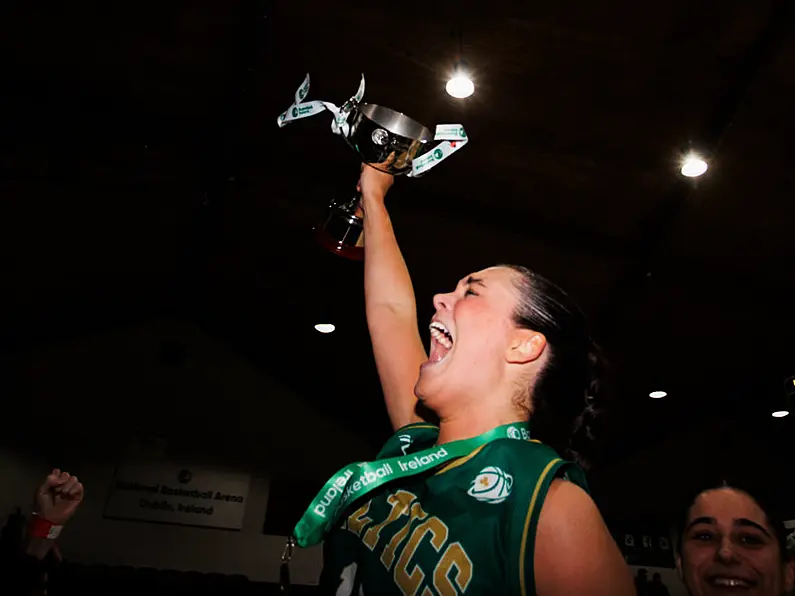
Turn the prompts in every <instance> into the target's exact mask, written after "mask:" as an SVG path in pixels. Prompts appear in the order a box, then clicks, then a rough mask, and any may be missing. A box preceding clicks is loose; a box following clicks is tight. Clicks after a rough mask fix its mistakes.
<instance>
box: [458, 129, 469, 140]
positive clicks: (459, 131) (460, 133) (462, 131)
mask: <svg viewBox="0 0 795 596" xmlns="http://www.w3.org/2000/svg"><path fill="white" fill-rule="evenodd" d="M458 134H459V135H460V136H461V138H462V139H465V138H467V133H466V131H465V130H464V127H463V126H462V127H461V128H459V129H458Z"/></svg>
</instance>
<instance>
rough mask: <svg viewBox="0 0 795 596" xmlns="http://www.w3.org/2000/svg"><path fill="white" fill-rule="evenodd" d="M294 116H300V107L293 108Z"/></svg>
mask: <svg viewBox="0 0 795 596" xmlns="http://www.w3.org/2000/svg"><path fill="white" fill-rule="evenodd" d="M293 118H298V108H293Z"/></svg>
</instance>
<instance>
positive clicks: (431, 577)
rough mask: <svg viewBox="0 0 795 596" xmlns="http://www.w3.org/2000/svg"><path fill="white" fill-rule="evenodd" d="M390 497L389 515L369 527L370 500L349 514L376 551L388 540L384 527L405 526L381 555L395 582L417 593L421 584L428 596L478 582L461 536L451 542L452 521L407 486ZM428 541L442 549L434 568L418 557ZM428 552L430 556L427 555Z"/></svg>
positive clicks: (444, 595) (353, 528)
mask: <svg viewBox="0 0 795 596" xmlns="http://www.w3.org/2000/svg"><path fill="white" fill-rule="evenodd" d="M387 503H389V505H390V506H391V509H390V511H389V513H388V514H387V517H386V519H384V520H383V521H382V522H380V523H377V524H375V525H372V526H370V527H369V528H367V529H366V530H367V531H364V530H365V526H367V525H368V524H370V523H371V522H372V521H373V520H372V519H371V518H369V517H366V515H367V514H368V513H369V512H370V503H369V502H368V503H365V504H364V505H362V506H361V507H360V508H359V509H357V510H356V511H354V512H353V513H352V514H351V515H350V517H348V522H347V525H348V529H349V530H350V531H351V532H354V533H355V534H356V535H358V536H360V537H362V542H363V543H364V544H365V545H366V546H367V548H369V549H370V550H371V551H376V552H378V551H377V550H376V547H377V546H378V544H379V543H380V542H382V539H381V538H382V536H381V535H382V533H383V530H384V528H386V527H387V526H390V525H395V526H397V525H401V526H402V527H400V529H398V531H397V532H395V534H394V535H393V536H392V537H391V538H390V539H389V541H388V542H387V543H386V544H385V545H384V547H383V549H382V550H381V556H380V560H381V564H382V565H383V566H384V567H385V568H386V570H387V571H392V576H393V578H394V581H395V585H396V586H397V587H398V588H400V590H401V591H402V592H403V594H409V595H411V596H417V594H418V593H419V592H420V589H421V588H422V596H433V595H435V594H439V595H441V596H448V595H449V596H456V595H457V594H462V593H464V592H465V591H466V589H467V588H468V587H469V585H470V583H471V582H472V577H473V575H474V565H473V564H472V560H471V559H470V558H469V555H467V553H466V551H465V550H464V548H463V546H461V543H460V542H453V543H452V544H448V538H449V537H450V529H449V528H448V527H447V525H446V524H445V523H444V522H443V521H442V520H441V519H439V518H438V517H436V516H430V517H429V516H428V513H426V512H425V510H424V509H423V508H422V505H421V504H420V502H419V501H418V500H417V495H415V494H413V493H411V492H409V491H407V490H398V491H396V492H395V493H393V494H391V495H389V496H388V497H387ZM412 528H413V530H412ZM407 537H408V540H407V539H406V538H407ZM426 537H427V538H426ZM423 541H427V542H430V545H431V546H432V547H433V549H434V550H435V551H436V553H437V561H436V564H435V565H434V568H433V571H431V568H430V566H428V567H426V568H425V569H423V568H422V567H423V564H422V563H421V562H419V561H416V560H415V559H417V558H418V556H417V555H418V551H419V549H420V547H421V546H422V544H423ZM430 552H432V551H429V554H430ZM439 553H441V556H439ZM422 558H423V560H426V559H425V556H424V555H423V557H422ZM395 560H397V564H395ZM431 565H433V563H431ZM423 584H425V587H424V588H423Z"/></svg>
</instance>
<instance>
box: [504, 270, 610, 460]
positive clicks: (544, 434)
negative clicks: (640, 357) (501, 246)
mask: <svg viewBox="0 0 795 596" xmlns="http://www.w3.org/2000/svg"><path fill="white" fill-rule="evenodd" d="M504 266H505V267H507V268H508V269H511V270H512V271H513V272H514V273H516V274H517V275H516V281H515V284H516V289H517V290H518V291H519V301H518V303H517V306H516V311H515V313H514V319H515V322H516V324H517V325H518V326H519V327H522V328H526V329H532V330H533V331H538V332H539V333H543V334H544V336H545V337H546V340H547V349H548V350H549V356H548V359H547V364H546V366H545V367H544V369H543V371H542V372H541V374H540V376H539V377H538V378H537V379H536V381H535V385H534V386H533V392H532V395H533V397H532V403H531V404H526V403H525V404H522V405H523V406H524V407H527V406H530V409H531V411H532V422H531V434H532V435H533V438H536V439H538V440H539V441H541V442H542V443H545V444H547V445H549V446H550V447H552V448H553V449H555V450H556V451H557V452H558V453H559V454H560V455H562V456H563V457H565V458H567V459H570V460H573V461H575V462H577V463H578V464H579V465H580V466H582V467H583V468H586V469H587V468H588V467H589V458H588V452H589V451H590V450H592V448H593V439H594V434H593V428H592V425H593V422H594V421H595V419H596V417H597V414H598V404H599V385H600V378H601V375H602V372H603V368H604V365H603V359H602V356H601V353H600V351H599V348H598V347H597V346H596V344H595V343H594V342H593V341H592V340H591V335H590V332H589V330H588V324H587V321H586V319H585V315H584V314H583V312H582V310H580V308H579V307H578V306H577V304H575V302H574V301H573V300H572V299H571V298H570V297H569V296H568V294H566V292H564V291H563V290H562V289H560V288H559V287H558V286H556V285H555V284H553V283H552V282H551V281H549V280H547V279H545V278H544V277H542V276H541V275H538V274H537V273H534V272H533V271H531V270H530V269H527V268H526V267H521V266H517V265H504Z"/></svg>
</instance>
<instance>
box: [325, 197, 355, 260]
mask: <svg viewBox="0 0 795 596" xmlns="http://www.w3.org/2000/svg"><path fill="white" fill-rule="evenodd" d="M361 203H362V195H361V194H360V193H358V192H357V193H356V194H355V195H354V196H353V197H352V198H351V199H350V200H349V201H346V202H344V203H337V202H335V201H332V202H331V205H329V210H328V213H327V214H326V218H325V220H323V223H322V224H321V225H320V226H318V227H317V230H316V233H315V236H316V239H317V241H318V243H319V244H320V245H321V246H322V247H323V248H325V249H326V250H328V251H329V252H332V253H334V254H336V255H339V256H341V257H345V258H346V259H351V260H354V261H362V260H364V211H363V210H362V205H361Z"/></svg>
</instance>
